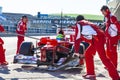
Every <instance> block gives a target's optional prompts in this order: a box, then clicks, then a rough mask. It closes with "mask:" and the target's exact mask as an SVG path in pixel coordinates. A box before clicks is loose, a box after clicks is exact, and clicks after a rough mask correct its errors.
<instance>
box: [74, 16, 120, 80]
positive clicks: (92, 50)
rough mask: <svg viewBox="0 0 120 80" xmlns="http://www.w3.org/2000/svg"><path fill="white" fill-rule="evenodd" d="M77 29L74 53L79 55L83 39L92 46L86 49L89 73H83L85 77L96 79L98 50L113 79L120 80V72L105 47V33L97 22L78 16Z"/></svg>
mask: <svg viewBox="0 0 120 80" xmlns="http://www.w3.org/2000/svg"><path fill="white" fill-rule="evenodd" d="M76 20H77V23H76V31H75V53H74V55H76V56H80V55H79V45H80V43H81V41H85V42H88V43H89V44H90V46H89V47H88V48H87V50H86V51H85V53H84V54H85V62H86V69H87V70H86V71H87V74H85V75H83V77H84V78H85V79H91V78H92V79H93V78H94V79H95V78H96V76H95V72H94V60H93V58H94V55H95V54H96V51H97V52H98V55H99V57H100V59H101V61H102V63H103V64H104V65H105V66H106V68H107V70H108V72H109V75H110V76H111V78H112V80H120V77H119V75H118V72H117V70H116V68H115V66H114V65H113V64H112V62H111V61H110V60H109V59H108V57H107V56H106V53H105V49H104V43H105V35H104V32H103V31H102V30H101V29H99V28H98V26H96V25H95V24H93V23H91V22H88V21H86V20H84V17H83V16H82V15H79V16H77V18H76Z"/></svg>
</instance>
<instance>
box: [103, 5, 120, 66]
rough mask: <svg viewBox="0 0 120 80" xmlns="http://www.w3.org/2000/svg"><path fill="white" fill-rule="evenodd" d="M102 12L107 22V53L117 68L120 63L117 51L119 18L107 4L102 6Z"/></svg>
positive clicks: (119, 30) (119, 27)
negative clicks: (119, 62)
mask: <svg viewBox="0 0 120 80" xmlns="http://www.w3.org/2000/svg"><path fill="white" fill-rule="evenodd" d="M101 12H102V14H103V15H104V16H105V24H106V30H105V34H106V46H107V48H106V54H107V56H108V57H109V59H110V60H111V61H112V63H113V64H114V66H115V67H116V68H117V65H118V53H117V44H118V39H119V38H118V33H120V24H119V22H118V20H117V18H116V17H115V16H114V15H112V14H111V12H110V10H109V8H108V7H107V6H102V8H101Z"/></svg>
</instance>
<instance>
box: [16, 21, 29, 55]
mask: <svg viewBox="0 0 120 80" xmlns="http://www.w3.org/2000/svg"><path fill="white" fill-rule="evenodd" d="M26 30H27V23H24V22H23V21H22V20H21V21H19V22H18V25H17V30H16V32H17V34H20V35H18V36H17V37H18V41H17V51H16V54H18V53H19V49H20V45H21V43H22V42H23V41H24V35H25V32H26Z"/></svg>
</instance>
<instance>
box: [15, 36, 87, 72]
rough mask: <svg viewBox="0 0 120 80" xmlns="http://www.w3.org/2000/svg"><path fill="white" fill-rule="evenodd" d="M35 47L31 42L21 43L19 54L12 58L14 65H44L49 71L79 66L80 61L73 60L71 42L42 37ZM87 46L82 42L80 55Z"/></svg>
mask: <svg viewBox="0 0 120 80" xmlns="http://www.w3.org/2000/svg"><path fill="white" fill-rule="evenodd" d="M37 45H38V47H36V48H35V47H34V45H33V43H32V42H23V43H22V45H21V47H20V51H19V54H18V55H16V56H15V57H14V63H21V64H36V65H37V66H38V67H39V66H41V65H46V66H48V68H47V70H50V71H55V70H59V69H62V68H66V67H76V66H77V65H79V60H80V59H79V58H73V53H74V45H73V42H69V41H57V40H56V39H50V38H48V37H44V38H41V39H40V41H39V42H38V43H37ZM88 46H89V44H88V43H85V42H82V43H81V45H80V53H81V54H83V53H84V51H85V49H86V48H87V47H88Z"/></svg>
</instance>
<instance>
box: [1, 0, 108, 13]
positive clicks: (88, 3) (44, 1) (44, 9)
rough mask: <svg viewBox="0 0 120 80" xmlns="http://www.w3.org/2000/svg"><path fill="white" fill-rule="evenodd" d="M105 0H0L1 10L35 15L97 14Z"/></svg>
mask: <svg viewBox="0 0 120 80" xmlns="http://www.w3.org/2000/svg"><path fill="white" fill-rule="evenodd" d="M105 4H106V0H0V6H2V7H3V9H2V12H12V13H28V14H32V15H37V12H41V13H42V14H45V13H46V14H52V13H60V12H61V11H62V12H63V13H71V14H74V13H75V14H97V15H98V14H99V15H101V12H100V8H101V6H102V5H105Z"/></svg>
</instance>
